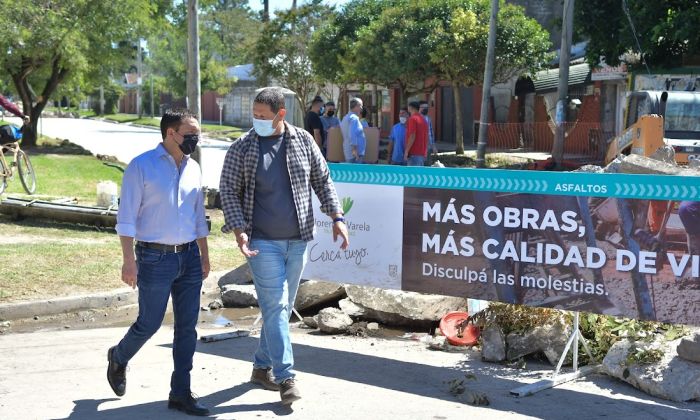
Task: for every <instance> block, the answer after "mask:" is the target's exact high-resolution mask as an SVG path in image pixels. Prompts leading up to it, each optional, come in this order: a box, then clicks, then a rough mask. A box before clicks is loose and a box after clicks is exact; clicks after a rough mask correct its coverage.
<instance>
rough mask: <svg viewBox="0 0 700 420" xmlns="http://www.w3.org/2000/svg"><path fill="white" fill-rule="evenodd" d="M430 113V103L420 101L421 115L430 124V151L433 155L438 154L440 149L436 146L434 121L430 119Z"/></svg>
mask: <svg viewBox="0 0 700 420" xmlns="http://www.w3.org/2000/svg"><path fill="white" fill-rule="evenodd" d="M429 111H430V105H429V104H428V101H420V114H421V115H422V116H423V118H425V122H426V124H428V150H430V152H431V153H434V154H437V152H438V149H437V145H436V144H435V135H434V134H433V120H432V119H431V118H430V115H428V112H429Z"/></svg>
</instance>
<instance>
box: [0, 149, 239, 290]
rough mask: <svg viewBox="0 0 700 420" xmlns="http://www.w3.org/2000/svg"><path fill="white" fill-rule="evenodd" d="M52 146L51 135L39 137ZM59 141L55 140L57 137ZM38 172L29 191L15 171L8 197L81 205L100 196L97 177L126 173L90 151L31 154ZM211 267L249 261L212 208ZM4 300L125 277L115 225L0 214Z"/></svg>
mask: <svg viewBox="0 0 700 420" xmlns="http://www.w3.org/2000/svg"><path fill="white" fill-rule="evenodd" d="M40 144H41V145H42V146H45V147H47V146H50V145H51V144H52V143H51V141H50V139H43V138H42V140H41V141H40ZM54 146H55V143H54ZM30 159H31V161H32V164H33V165H34V170H35V172H36V174H37V193H36V194H35V195H33V196H26V195H25V194H24V190H23V189H22V186H21V184H20V182H19V179H18V178H17V177H15V179H12V180H11V181H9V183H8V189H7V191H6V193H5V194H3V197H7V196H13V197H21V198H27V197H32V198H39V199H42V198H43V199H54V198H59V197H75V198H77V199H78V203H79V204H82V205H92V204H94V203H95V202H96V200H97V197H96V187H97V183H98V182H100V181H103V180H110V181H114V182H116V183H117V185H121V178H122V173H121V172H120V171H119V170H117V169H115V168H112V167H108V166H105V165H103V164H102V162H101V161H100V160H98V159H97V158H95V157H93V156H87V155H69V154H42V153H34V154H31V155H30ZM207 213H208V214H209V216H210V217H211V220H212V231H211V235H210V237H209V248H210V260H211V265H212V270H214V271H221V270H230V269H233V268H235V267H237V266H239V265H241V264H242V263H243V262H244V258H243V256H241V254H240V252H239V251H238V248H237V247H236V242H235V240H234V238H233V237H232V236H230V235H224V234H223V233H221V226H223V223H224V219H223V214H222V212H221V211H220V210H208V211H207ZM0 232H2V234H0V261H1V262H2V263H0V303H3V302H10V301H19V300H28V299H38V298H50V297H55V296H66V295H71V294H85V293H90V292H95V291H105V290H110V289H114V288H118V287H123V286H124V284H123V283H122V282H121V280H120V269H121V259H122V256H121V248H120V246H119V238H118V237H117V235H116V234H115V232H114V230H108V231H102V232H100V231H97V230H96V229H95V228H94V227H91V226H77V225H71V224H63V223H55V222H49V221H45V220H38V219H25V220H20V221H17V220H12V219H11V218H9V217H7V216H2V215H0Z"/></svg>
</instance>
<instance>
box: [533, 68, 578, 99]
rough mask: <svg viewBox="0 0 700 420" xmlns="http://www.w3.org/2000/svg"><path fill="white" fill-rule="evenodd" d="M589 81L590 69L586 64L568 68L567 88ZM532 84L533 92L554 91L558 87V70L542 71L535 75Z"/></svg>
mask: <svg viewBox="0 0 700 420" xmlns="http://www.w3.org/2000/svg"><path fill="white" fill-rule="evenodd" d="M590 80H591V68H590V66H589V65H588V63H583V64H576V65H573V66H571V67H569V86H575V85H580V84H583V83H586V82H589V81H590ZM532 82H533V83H534V84H535V91H536V92H542V91H545V90H552V89H556V88H557V86H558V85H559V69H549V70H542V71H538V72H537V73H535V77H534V78H533V80H532Z"/></svg>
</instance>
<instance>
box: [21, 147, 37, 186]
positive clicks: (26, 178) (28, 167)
mask: <svg viewBox="0 0 700 420" xmlns="http://www.w3.org/2000/svg"><path fill="white" fill-rule="evenodd" d="M17 169H18V170H19V180H20V181H22V186H23V187H24V190H25V191H27V194H34V191H36V174H35V173H34V167H32V162H30V161H29V156H27V154H26V153H24V151H22V150H19V151H18V152H17Z"/></svg>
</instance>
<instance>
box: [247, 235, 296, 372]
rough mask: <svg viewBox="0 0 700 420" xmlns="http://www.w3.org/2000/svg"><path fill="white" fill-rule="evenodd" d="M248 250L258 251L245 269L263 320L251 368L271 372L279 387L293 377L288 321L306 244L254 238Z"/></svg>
mask: <svg viewBox="0 0 700 420" xmlns="http://www.w3.org/2000/svg"><path fill="white" fill-rule="evenodd" d="M250 249H252V250H257V251H259V252H258V255H256V256H254V257H250V258H248V265H249V266H250V270H251V271H252V273H253V282H254V283H255V291H256V292H257V293H258V305H259V306H260V311H261V312H262V317H263V326H262V330H261V331H260V342H259V344H258V349H257V351H256V352H255V356H254V358H253V366H254V367H255V368H262V369H267V368H272V374H273V375H274V376H275V381H277V382H278V383H282V382H283V381H284V380H285V379H288V378H293V377H294V376H295V372H294V370H293V369H294V355H293V354H292V342H291V340H290V338H289V317H290V316H291V314H292V308H293V307H294V299H295V298H296V295H297V290H298V289H299V280H300V279H301V272H302V271H303V270H304V265H305V264H306V242H305V241H302V240H271V239H255V238H253V239H251V241H250Z"/></svg>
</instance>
